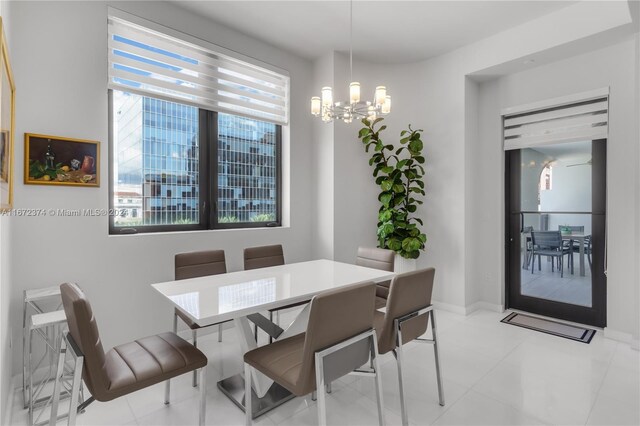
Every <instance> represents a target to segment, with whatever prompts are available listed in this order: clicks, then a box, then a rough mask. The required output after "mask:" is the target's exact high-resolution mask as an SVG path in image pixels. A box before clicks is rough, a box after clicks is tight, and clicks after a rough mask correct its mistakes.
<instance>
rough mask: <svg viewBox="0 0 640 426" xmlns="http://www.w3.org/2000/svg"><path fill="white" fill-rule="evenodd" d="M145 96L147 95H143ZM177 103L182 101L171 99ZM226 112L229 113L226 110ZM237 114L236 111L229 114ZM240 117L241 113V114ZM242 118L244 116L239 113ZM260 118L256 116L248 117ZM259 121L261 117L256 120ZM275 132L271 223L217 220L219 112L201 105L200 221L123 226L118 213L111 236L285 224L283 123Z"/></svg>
mask: <svg viewBox="0 0 640 426" xmlns="http://www.w3.org/2000/svg"><path fill="white" fill-rule="evenodd" d="M113 90H115V89H108V121H109V123H108V126H109V136H108V137H109V157H108V158H109V211H110V212H113V213H115V211H114V194H115V184H114V165H115V161H117V159H116V157H115V152H114V131H113V126H114V116H113ZM140 96H144V97H150V98H152V96H146V95H140ZM172 102H174V103H178V104H179V103H180V102H176V101H172ZM226 114H227V113H226ZM229 115H234V114H229ZM238 116H240V115H238ZM240 117H241V116H240ZM249 119H251V120H257V119H255V118H249ZM257 121H260V120H257ZM273 124H274V126H275V128H276V132H275V138H276V140H275V145H276V146H275V157H276V220H275V221H271V222H231V223H219V222H218V215H217V213H218V209H217V204H218V202H217V200H218V145H219V140H218V112H216V111H209V110H206V109H203V108H198V126H199V129H198V144H199V146H198V148H199V159H198V168H199V170H198V172H199V173H198V174H199V182H198V194H199V200H198V203H199V205H200V209H199V216H200V223H197V224H182V225H179V224H173V225H170V224H167V225H144V226H139V227H124V226H116V225H115V215H113V214H110V215H109V235H131V234H147V233H158V232H184V231H206V230H219V229H251V228H264V227H269V228H272V227H273V228H276V227H282V125H281V124H277V123H273Z"/></svg>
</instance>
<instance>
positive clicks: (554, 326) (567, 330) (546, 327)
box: [500, 312, 596, 344]
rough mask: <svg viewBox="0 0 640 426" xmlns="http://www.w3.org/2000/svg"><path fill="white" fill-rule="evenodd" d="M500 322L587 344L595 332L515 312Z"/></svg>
mask: <svg viewBox="0 0 640 426" xmlns="http://www.w3.org/2000/svg"><path fill="white" fill-rule="evenodd" d="M500 322H503V323H505V324H511V325H515V326H517V327H523V328H528V329H529V330H535V331H539V332H541V333H547V334H552V335H554V336H558V337H564V338H565V339H570V340H575V341H577V342H582V343H587V344H588V343H590V342H591V339H593V336H594V335H595V334H596V331H595V330H593V329H590V328H584V327H579V326H575V325H569V324H563V323H561V322H556V321H551V320H546V319H543V318H537V317H532V316H529V315H524V314H519V313H516V312H514V313H511V314H509V315H507V316H506V317H504V318H503V319H502V320H501V321H500Z"/></svg>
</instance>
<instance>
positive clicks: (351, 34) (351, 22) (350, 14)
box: [349, 0, 353, 83]
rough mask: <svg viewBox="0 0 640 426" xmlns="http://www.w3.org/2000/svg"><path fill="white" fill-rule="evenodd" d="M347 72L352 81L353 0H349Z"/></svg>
mask: <svg viewBox="0 0 640 426" xmlns="http://www.w3.org/2000/svg"><path fill="white" fill-rule="evenodd" d="M349 73H350V74H351V75H350V78H351V81H350V83H352V82H353V0H349Z"/></svg>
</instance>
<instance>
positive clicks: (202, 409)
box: [198, 366, 207, 426]
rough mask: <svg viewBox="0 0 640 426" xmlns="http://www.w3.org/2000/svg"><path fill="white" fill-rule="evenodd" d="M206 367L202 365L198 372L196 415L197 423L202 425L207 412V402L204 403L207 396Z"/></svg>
mask: <svg viewBox="0 0 640 426" xmlns="http://www.w3.org/2000/svg"><path fill="white" fill-rule="evenodd" d="M206 373H207V367H206V366H205V367H202V368H201V369H200V371H199V372H198V375H199V376H200V414H199V416H198V425H199V426H204V421H205V417H206V414H207V404H206V402H207V401H206V396H207V380H206V378H207V376H206Z"/></svg>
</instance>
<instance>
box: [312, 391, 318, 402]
mask: <svg viewBox="0 0 640 426" xmlns="http://www.w3.org/2000/svg"><path fill="white" fill-rule="evenodd" d="M311 400H312V401H317V400H318V393H317V392H316V391H313V392H311Z"/></svg>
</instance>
